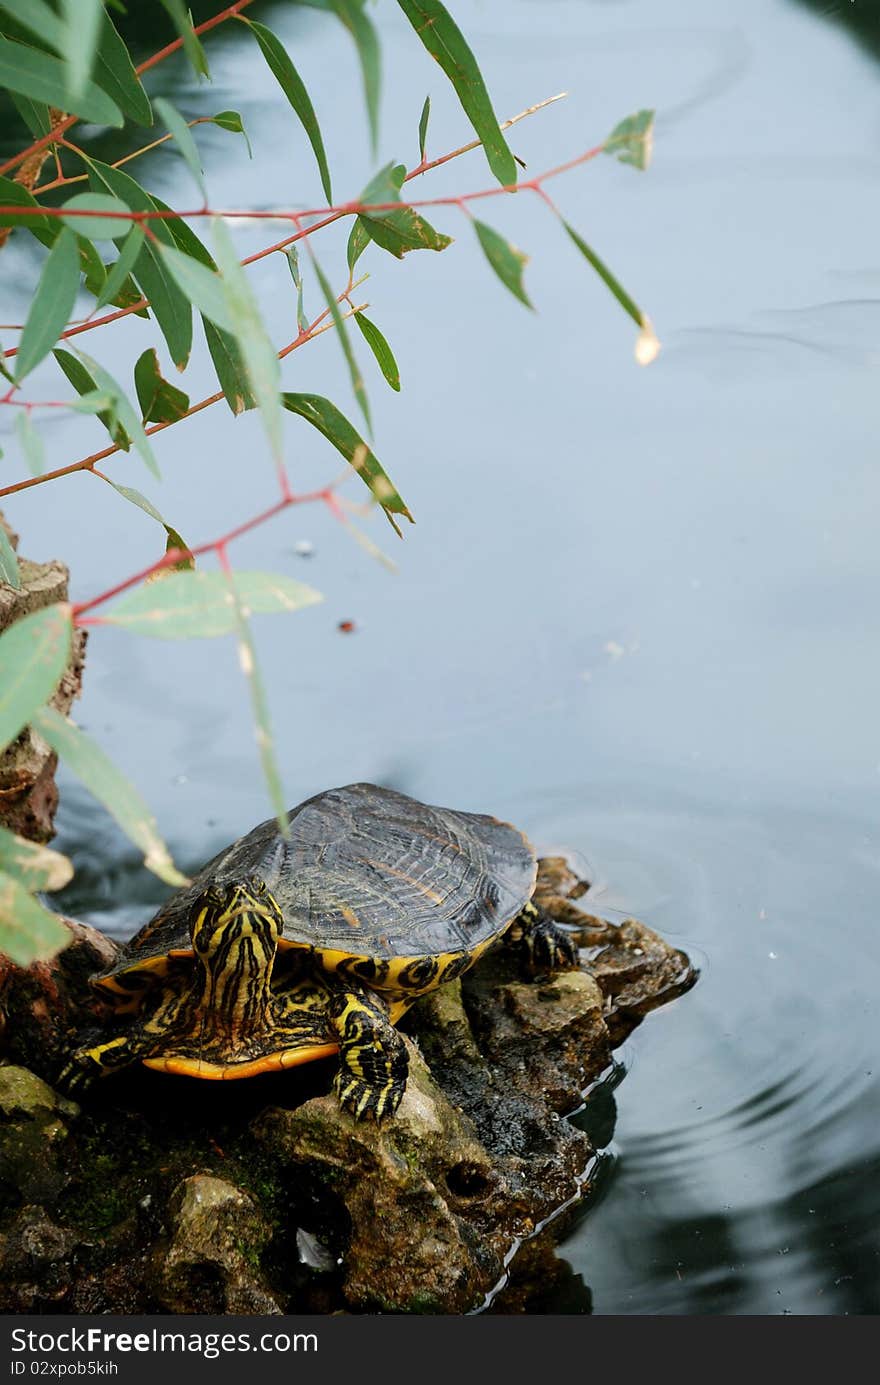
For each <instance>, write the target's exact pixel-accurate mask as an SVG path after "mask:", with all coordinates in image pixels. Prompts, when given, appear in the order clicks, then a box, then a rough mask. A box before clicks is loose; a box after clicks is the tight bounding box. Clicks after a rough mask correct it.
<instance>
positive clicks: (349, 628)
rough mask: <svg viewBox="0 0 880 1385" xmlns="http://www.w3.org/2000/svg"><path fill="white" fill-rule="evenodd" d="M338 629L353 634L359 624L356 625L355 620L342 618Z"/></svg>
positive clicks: (346, 633)
mask: <svg viewBox="0 0 880 1385" xmlns="http://www.w3.org/2000/svg"><path fill="white" fill-rule="evenodd" d="M336 629H337V630H339V631H340V632H341V633H342V634H343V635H353V634H354V632H355V630H356V629H357V626H356V625H355V623H354V621H353V620H340V621H339V623H338V625H337V626H336Z"/></svg>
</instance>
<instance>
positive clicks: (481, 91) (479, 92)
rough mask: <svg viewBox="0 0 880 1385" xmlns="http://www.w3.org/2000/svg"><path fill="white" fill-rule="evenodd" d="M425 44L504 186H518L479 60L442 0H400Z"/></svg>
mask: <svg viewBox="0 0 880 1385" xmlns="http://www.w3.org/2000/svg"><path fill="white" fill-rule="evenodd" d="M397 3H398V5H399V6H400V8H401V9H402V10H403V12H404V14H405V15H406V17H407V19H408V20H409V22H410V24H411V25H412V27H413V28H414V29H415V31H416V33H417V34H418V36H419V38H420V40H421V42H422V43H423V44H424V46H425V48H426V49H427V50H428V52H429V53H430V54H431V57H432V58H435V59H436V60H437V62H438V63H439V64H440V66H441V67H442V69H443V71H444V72H445V73H446V76H447V77H448V78H449V80H450V82H451V83H452V85H453V87H454V88H455V92H456V95H457V96H458V99H459V101H460V102H461V105H462V109H463V110H464V113H465V115H466V116H467V117H468V119H469V120H470V122H471V124H472V125H473V127H474V130H475V132H476V134H477V135H478V136H479V139H480V143H481V144H482V146H483V152H484V153H485V155H486V159H487V161H488V164H489V167H490V168H491V170H492V172H493V173H494V175H495V177H496V178H497V179H498V181H499V183H501V184H502V185H503V186H504V187H509V186H512V185H513V184H514V183H516V163H515V161H514V157H513V155H512V154H511V152H510V150H509V149H508V147H507V143H506V141H505V139H504V136H503V134H502V133H501V130H500V128H499V125H498V120H497V118H496V115H495V112H494V110H493V109H492V102H491V101H490V100H489V93H488V92H487V90H486V84H485V82H484V81H483V75H482V73H481V72H480V69H479V66H478V64H477V60H476V58H475V57H474V55H473V53H472V52H471V50H470V48H469V47H468V45H467V43H466V41H465V38H464V35H463V34H462V32H461V30H460V29H459V27H458V25H457V24H456V22H455V20H454V19H453V18H452V15H451V14H450V13H449V11H448V10H447V8H446V6H445V5H441V4H440V0H397Z"/></svg>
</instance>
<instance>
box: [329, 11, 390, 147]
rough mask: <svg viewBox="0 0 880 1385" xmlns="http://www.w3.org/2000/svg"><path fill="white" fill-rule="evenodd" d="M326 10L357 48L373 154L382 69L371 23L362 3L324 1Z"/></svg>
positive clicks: (375, 143)
mask: <svg viewBox="0 0 880 1385" xmlns="http://www.w3.org/2000/svg"><path fill="white" fill-rule="evenodd" d="M328 6H329V8H330V9H331V10H332V11H333V12H334V14H336V15H337V16H338V18H339V19H341V20H342V23H343V24H344V25H345V27H346V29H347V30H348V32H349V33H350V34H351V36H352V38H353V39H354V42H355V47H356V48H357V52H358V58H359V60H360V64H361V76H362V77H363V82H364V100H365V102H366V106H367V119H368V120H369V123H370V140H371V143H372V147H373V152H374V153H375V151H376V145H377V143H378V140H379V94H380V90H381V85H382V69H381V59H380V54H379V40H378V38H377V36H376V30H375V29H374V27H373V23H372V20H371V19H370V17H369V15H367V13H366V12H365V10H364V8H363V0H327V5H322V8H327V7H328Z"/></svg>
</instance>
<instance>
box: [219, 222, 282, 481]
mask: <svg viewBox="0 0 880 1385" xmlns="http://www.w3.org/2000/svg"><path fill="white" fill-rule="evenodd" d="M214 249H215V252H216V259H217V265H218V267H219V269H220V273H221V275H222V276H223V292H224V294H225V297H226V306H227V308H228V310H229V314H230V317H231V319H232V323H233V333H234V336H235V340H236V342H237V343H238V347H239V350H240V351H241V357H242V361H243V363H244V369H245V373H246V376H247V380H248V384H249V385H250V387H251V391H252V393H253V395H254V397H255V399H256V401H257V404H258V406H259V409H260V413H261V415H262V418H263V425H264V427H265V429H266V434H267V436H268V438H269V444H270V446H271V448H272V453H273V455H274V457H275V460H276V462H277V463H278V465H279V466H280V465H281V460H282V454H281V436H282V420H281V401H280V399H279V389H280V384H281V369H280V366H279V363H278V357H277V355H276V354H275V347H274V346H273V345H272V342H271V341H270V340H269V334H268V332H267V331H266V328H265V327H264V326H263V320H262V318H261V317H260V312H259V309H258V307H257V304H256V300H255V298H254V296H253V293H252V292H251V286H250V284H249V283H248V279H247V275H246V274H245V272H244V270H243V269H242V267H241V265H240V264H239V262H238V254H237V252H236V249H235V246H234V245H233V243H232V237H231V236H230V234H229V232H228V231H227V229H226V227H225V225H224V224H223V222H222V221H221V220H220V219H219V218H215V220H214Z"/></svg>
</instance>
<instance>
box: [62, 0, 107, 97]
mask: <svg viewBox="0 0 880 1385" xmlns="http://www.w3.org/2000/svg"><path fill="white" fill-rule="evenodd" d="M61 13H62V16H63V23H64V48H63V50H62V51H63V53H64V56H65V58H66V60H67V88H68V91H69V92H70V93H71V95H73V96H81V95H82V94H83V92H84V91H85V89H86V86H87V85H88V81H89V78H90V77H91V75H92V68H93V66H94V62H95V54H96V50H97V47H98V41H99V37H100V33H101V20H102V19H103V16H104V6H103V5H102V3H101V0H61Z"/></svg>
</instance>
